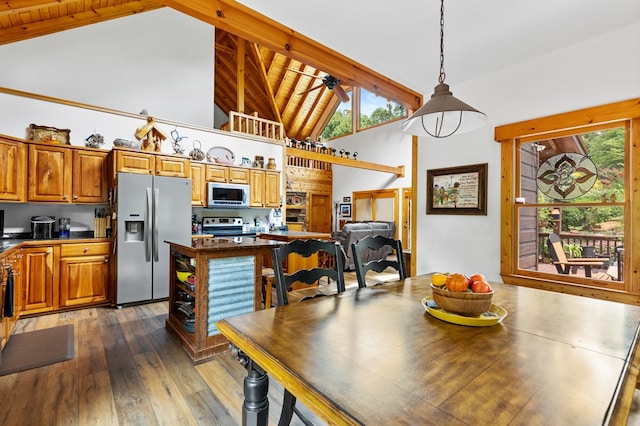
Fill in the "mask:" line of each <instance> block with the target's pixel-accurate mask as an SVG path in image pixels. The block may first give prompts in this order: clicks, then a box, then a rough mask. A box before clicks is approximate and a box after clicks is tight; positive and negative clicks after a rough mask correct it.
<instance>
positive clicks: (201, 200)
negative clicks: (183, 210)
mask: <svg viewBox="0 0 640 426" xmlns="http://www.w3.org/2000/svg"><path fill="white" fill-rule="evenodd" d="M205 174H206V165H205V164H202V163H194V162H192V163H191V205H192V206H194V207H206V206H207V180H206V176H205Z"/></svg>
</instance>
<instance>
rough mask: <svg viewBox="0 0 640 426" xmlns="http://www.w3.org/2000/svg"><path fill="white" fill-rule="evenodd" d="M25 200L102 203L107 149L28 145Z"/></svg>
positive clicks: (105, 194) (105, 187)
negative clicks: (27, 185)
mask: <svg viewBox="0 0 640 426" xmlns="http://www.w3.org/2000/svg"><path fill="white" fill-rule="evenodd" d="M28 163H29V175H28V182H29V190H28V198H27V199H28V201H37V202H56V203H105V202H107V184H106V180H105V179H104V177H105V173H106V170H107V152H105V151H101V150H91V149H71V148H69V147H68V146H63V145H46V144H29V161H28Z"/></svg>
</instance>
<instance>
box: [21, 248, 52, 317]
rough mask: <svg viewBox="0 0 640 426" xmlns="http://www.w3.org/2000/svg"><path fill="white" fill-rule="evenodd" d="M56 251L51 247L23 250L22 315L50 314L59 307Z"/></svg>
mask: <svg viewBox="0 0 640 426" xmlns="http://www.w3.org/2000/svg"><path fill="white" fill-rule="evenodd" d="M54 251H55V250H54V246H51V245H47V246H41V247H24V248H22V255H23V257H22V262H23V263H22V267H23V270H22V273H23V277H22V278H23V280H22V286H23V288H22V304H21V305H22V306H21V308H22V309H21V310H22V314H34V313H41V312H49V311H53V310H54V309H56V308H57V307H58V285H57V284H58V280H57V277H56V276H55V273H54V258H55V255H54Z"/></svg>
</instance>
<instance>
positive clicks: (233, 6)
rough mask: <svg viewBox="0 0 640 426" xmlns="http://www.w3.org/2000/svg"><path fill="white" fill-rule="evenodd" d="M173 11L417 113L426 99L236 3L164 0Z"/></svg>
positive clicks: (223, 0)
mask: <svg viewBox="0 0 640 426" xmlns="http://www.w3.org/2000/svg"><path fill="white" fill-rule="evenodd" d="M161 2H162V3H163V4H164V5H166V6H169V7H171V8H173V9H176V10H179V11H180V12H183V13H185V14H187V15H189V16H192V17H194V18H196V19H200V20H201V21H204V22H207V23H209V24H211V25H213V26H215V27H217V28H221V29H223V30H225V31H228V32H230V33H232V34H235V35H237V36H238V37H240V38H244V39H246V40H249V41H252V42H254V43H258V44H259V45H261V46H264V47H266V48H268V49H270V50H273V51H275V52H278V53H281V54H283V55H285V56H288V57H290V58H292V59H296V60H298V61H300V62H302V63H305V64H307V65H310V66H312V67H314V68H317V69H319V70H322V71H324V72H326V73H329V74H331V75H333V76H334V77H337V78H339V79H340V80H342V82H343V83H344V84H345V85H347V86H357V87H364V88H365V89H367V90H369V91H370V92H372V93H375V94H377V95H379V96H382V97H384V98H386V99H390V100H393V101H395V102H398V103H400V104H403V105H406V106H407V108H408V109H409V110H416V109H418V108H420V106H421V105H422V95H421V94H419V93H418V92H415V91H413V90H411V89H409V88H407V87H405V86H403V85H401V84H400V83H398V82H395V81H393V80H391V79H390V78H388V77H385V76H383V75H382V74H379V73H377V72H375V71H373V70H372V69H369V68H367V67H365V66H364V65H362V64H359V63H357V62H355V61H354V60H352V59H350V58H348V57H346V56H344V55H342V54H340V53H338V52H336V51H334V50H332V49H330V48H328V47H326V46H323V45H321V44H320V43H317V42H315V41H313V40H311V39H310V38H308V37H306V36H304V35H302V34H299V33H297V32H295V31H294V30H293V29H291V28H288V27H286V26H284V25H282V24H280V23H278V22H276V21H274V20H272V19H270V18H268V17H266V16H264V15H262V14H260V13H258V12H256V11H255V10H252V9H250V8H248V7H246V6H244V5H242V4H240V3H238V2H235V1H233V0H161Z"/></svg>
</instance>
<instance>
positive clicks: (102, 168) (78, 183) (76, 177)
mask: <svg viewBox="0 0 640 426" xmlns="http://www.w3.org/2000/svg"><path fill="white" fill-rule="evenodd" d="M107 155H108V153H107V152H105V151H93V150H91V151H90V150H80V149H79V150H74V151H73V199H72V202H74V203H106V202H107V201H108V198H107V197H108V196H107V193H108V192H107V179H105V177H106V176H107Z"/></svg>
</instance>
